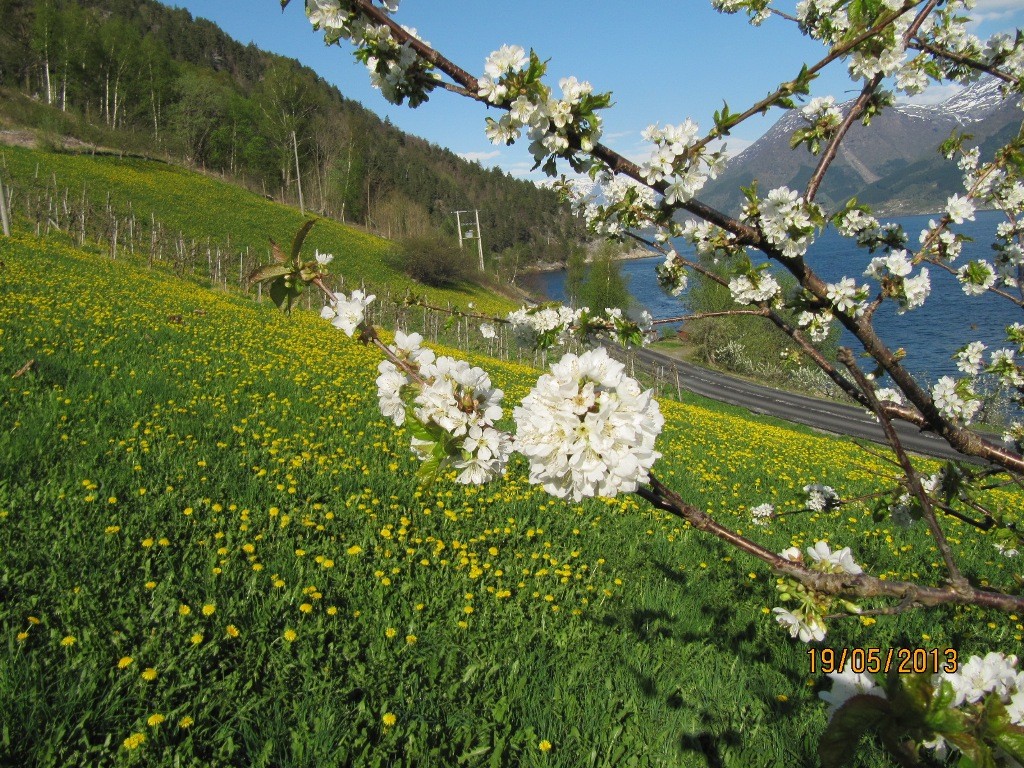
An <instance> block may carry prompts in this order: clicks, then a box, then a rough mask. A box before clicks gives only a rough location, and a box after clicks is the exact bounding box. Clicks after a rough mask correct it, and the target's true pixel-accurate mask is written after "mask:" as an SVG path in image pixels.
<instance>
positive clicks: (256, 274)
mask: <svg viewBox="0 0 1024 768" xmlns="http://www.w3.org/2000/svg"><path fill="white" fill-rule="evenodd" d="M291 271H292V268H291V267H290V266H288V265H287V264H265V265H264V266H262V267H256V269H254V270H253V271H252V272H251V273H249V277H248V280H249V282H250V283H262V282H263V281H264V280H270V279H271V278H274V277H284V276H285V275H287V274H288V273H289V272H291Z"/></svg>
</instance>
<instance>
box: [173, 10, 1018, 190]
mask: <svg viewBox="0 0 1024 768" xmlns="http://www.w3.org/2000/svg"><path fill="white" fill-rule="evenodd" d="M170 4H171V5H175V6H178V7H182V8H187V9H188V10H189V11H190V12H191V13H192V15H193V16H200V17H203V18H206V19H210V20H211V21H213V22H215V23H216V24H218V25H219V26H220V27H221V28H222V29H224V30H225V31H226V32H227V33H228V34H229V35H231V36H232V37H234V38H235V39H237V40H239V41H240V42H242V43H249V42H250V41H251V42H254V43H255V44H256V45H258V46H259V47H261V48H264V49H266V50H270V51H273V52H275V53H279V54H282V55H285V56H290V57H293V58H296V59H298V60H299V61H301V62H302V63H303V64H306V65H307V66H309V67H311V68H312V69H314V70H316V71H317V72H318V73H319V74H320V75H321V76H322V77H323V78H324V79H326V80H328V81H329V82H331V83H334V84H335V85H337V86H338V88H339V89H340V90H341V92H342V93H343V94H344V95H345V96H347V97H348V98H351V99H354V100H356V101H358V102H361V103H362V104H363V105H364V106H365V107H367V108H368V109H370V110H372V111H373V112H375V113H377V114H378V115H381V116H384V115H387V116H388V117H389V118H390V119H391V122H393V123H394V124H395V125H397V126H398V127H400V128H402V129H403V130H405V131H408V132H409V133H412V134H415V135H418V136H422V137H424V138H426V139H428V140H429V141H432V142H434V143H436V144H440V145H442V146H445V147H448V148H449V149H451V150H452V151H453V152H456V153H458V154H460V155H462V156H464V157H467V158H470V159H475V160H479V161H480V162H481V163H482V164H484V165H487V166H491V165H498V166H500V167H501V168H502V169H504V170H505V171H507V172H509V173H512V174H513V175H516V176H524V177H527V176H529V177H531V178H540V174H539V173H534V174H530V173H529V169H530V167H531V166H532V164H533V163H532V158H531V156H530V154H529V151H528V149H527V142H520V143H517V144H514V145H513V146H511V147H496V146H494V145H492V144H491V143H490V142H489V141H488V140H487V139H486V137H485V136H484V130H483V129H484V117H485V115H486V110H485V109H484V108H483V106H482V105H480V104H477V103H474V102H471V101H469V100H468V99H464V98H461V97H459V96H456V95H454V94H451V93H447V92H444V91H436V92H435V94H434V95H433V96H432V97H431V99H430V100H429V101H428V102H427V103H425V104H423V105H421V106H420V107H418V108H417V109H409V108H408V106H403V107H395V106H393V105H391V104H388V103H387V102H386V101H385V100H384V99H383V98H382V97H381V96H380V94H379V92H377V91H376V90H374V89H373V88H372V87H371V86H370V84H369V78H368V77H367V75H366V71H365V69H364V68H363V65H361V64H359V63H358V62H356V61H355V59H354V58H353V57H352V55H351V53H350V51H351V48H350V47H342V48H339V47H337V46H334V47H330V48H328V47H325V46H324V44H323V40H322V38H321V37H320V36H319V34H317V33H314V32H313V30H312V27H311V26H310V25H309V23H308V22H307V21H306V18H305V12H304V3H303V0H292V3H291V5H289V6H288V8H287V9H286V10H285V11H284V12H283V13H282V12H281V10H280V4H279V2H278V0H174V2H171V3H170ZM975 10H976V14H977V15H978V16H979V17H980V18H981V19H982V21H981V24H980V25H979V26H978V27H977V28H976V29H975V31H976V33H977V34H979V35H982V36H987V35H989V34H991V33H993V32H996V31H1000V30H1009V29H1011V28H1014V27H1018V26H1022V25H1024V0H978V2H977V5H976V9H975ZM396 18H397V19H398V20H399V21H400V22H401V23H403V24H405V25H406V26H411V27H415V28H416V29H417V30H418V31H419V34H420V36H421V37H423V38H424V39H426V40H428V41H430V42H431V43H432V44H433V45H434V46H435V47H437V48H438V49H439V50H440V51H442V52H443V53H444V54H446V55H447V56H448V57H449V58H451V59H452V60H454V61H455V62H456V63H457V64H459V65H460V66H462V67H463V68H464V69H467V70H468V71H470V72H473V73H475V74H482V72H483V64H484V60H485V59H486V58H487V55H488V54H489V53H490V52H491V51H493V50H495V49H496V48H498V47H499V46H500V45H502V44H503V43H509V44H517V45H521V46H523V47H524V48H526V49H529V48H531V47H533V48H534V49H535V50H536V51H537V53H538V54H539V55H540V56H541V58H547V59H550V63H549V69H548V72H549V82H550V84H551V85H553V86H557V80H558V78H560V77H564V76H567V75H575V76H576V77H578V78H579V79H580V80H589V81H590V82H591V83H593V85H594V87H595V90H597V91H611V92H612V96H613V104H614V106H613V107H612V108H611V109H610V110H606V111H605V114H604V118H605V127H604V130H605V136H604V141H605V143H606V144H608V145H609V146H611V147H613V148H614V149H616V150H618V151H619V152H622V153H623V154H626V155H627V156H630V157H633V158H634V159H642V157H643V154H644V147H643V142H642V141H641V138H640V132H641V131H642V130H643V129H644V128H645V127H646V126H648V125H650V124H651V123H654V122H661V123H663V124H664V123H678V122H681V121H682V120H683V119H684V118H686V117H690V118H692V119H694V120H696V121H697V122H698V123H699V124H700V126H701V128H702V129H703V130H706V129H707V128H708V127H709V126H710V125H711V116H712V114H713V113H714V111H715V110H716V109H719V108H720V107H721V105H722V101H723V100H725V101H727V102H728V104H729V107H730V109H731V110H732V111H741V110H742V109H744V108H746V107H747V106H749V105H750V104H752V103H754V102H756V101H757V100H758V99H760V98H761V97H763V96H764V95H765V94H766V93H768V92H769V91H770V90H771V89H772V88H773V87H775V86H776V85H777V84H778V83H779V82H782V81H785V80H789V79H792V78H793V77H794V76H795V75H796V74H797V72H799V69H800V65H801V64H802V63H803V62H805V61H813V60H815V59H816V58H820V56H821V54H822V51H821V48H820V46H818V45H817V44H816V43H814V42H813V41H810V40H808V39H806V38H804V37H803V36H801V35H800V34H799V32H798V31H797V30H796V28H795V27H794V25H793V24H791V23H789V22H786V21H784V20H782V19H778V18H773V19H769V20H768V21H767V22H765V23H764V24H763V25H762V26H761V27H760V28H754V27H751V26H750V25H749V24H747V23H746V17H745V16H742V15H731V16H730V15H724V14H719V13H717V12H716V11H715V10H714V9H713V8H712V7H711V3H710V0H643V1H642V2H633V3H620V2H614V3H613V2H611V0H587V1H584V0H487V2H481V1H480V0H403V2H402V5H401V10H400V11H399V13H398V14H397V16H396ZM854 88H855V86H854V84H853V83H851V81H850V80H849V79H847V78H845V77H844V75H843V70H842V68H841V67H837V66H835V65H833V72H832V73H830V74H826V75H824V76H822V77H821V78H819V79H818V80H817V81H816V82H815V83H814V84H813V85H812V89H813V90H812V95H826V94H832V95H835V96H836V97H837V99H838V100H840V101H842V100H844V99H845V98H848V97H850V96H852V95H853V93H854ZM941 95H944V94H940V93H938V92H934V93H932V94H930V98H931V99H932V100H933V101H934V100H938V99H939V97H940V96H941ZM780 114H781V113H780V112H779V111H778V110H775V111H774V112H771V113H769V114H768V116H767V117H764V118H757V119H754V120H751V121H748V122H747V123H745V124H744V125H743V126H741V127H739V128H737V129H736V130H735V131H734V132H733V136H732V137H731V139H730V140H729V141H728V142H727V146H728V149H729V151H730V153H735V152H738V151H740V150H742V149H743V147H745V146H747V145H748V144H749V143H751V142H752V141H754V140H755V139H756V138H757V137H758V136H760V135H761V134H762V133H763V132H764V131H766V130H767V129H768V128H769V127H770V126H771V125H772V123H774V121H775V120H776V119H778V117H779V116H780ZM566 170H568V168H567V169H566Z"/></svg>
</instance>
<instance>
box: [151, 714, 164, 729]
mask: <svg viewBox="0 0 1024 768" xmlns="http://www.w3.org/2000/svg"><path fill="white" fill-rule="evenodd" d="M166 719H167V718H166V717H164V716H163V715H161V714H160V713H159V712H157V713H156V714H155V715H150V716H149V717H148V718H146V725H148V726H149V727H150V728H155V727H156V726H158V725H160V723H162V722H163V721H164V720H166Z"/></svg>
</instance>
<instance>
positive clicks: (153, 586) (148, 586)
mask: <svg viewBox="0 0 1024 768" xmlns="http://www.w3.org/2000/svg"><path fill="white" fill-rule="evenodd" d="M146 589H156V582H155V581H147V582H146Z"/></svg>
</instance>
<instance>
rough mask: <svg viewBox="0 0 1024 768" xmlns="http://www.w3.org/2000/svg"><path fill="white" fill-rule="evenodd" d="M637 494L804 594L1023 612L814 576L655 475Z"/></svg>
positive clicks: (944, 591)
mask: <svg viewBox="0 0 1024 768" xmlns="http://www.w3.org/2000/svg"><path fill="white" fill-rule="evenodd" d="M636 493H637V495H639V496H641V497H642V498H644V499H646V500H647V501H649V502H650V503H651V504H652V505H653V506H655V507H657V508H658V509H660V510H662V511H665V512H668V513H669V514H671V515H674V516H676V517H678V518H680V519H681V520H685V521H686V522H688V523H689V524H690V525H692V526H693V527H694V528H696V529H697V530H700V531H704V532H705V533H710V534H711V535H713V536H716V537H717V538H719V539H721V540H722V541H724V542H726V543H727V544H731V545H732V546H733V547H735V548H737V549H739V550H741V551H743V552H746V553H747V554H750V555H753V556H754V557H756V558H758V559H759V560H762V561H764V562H765V563H767V564H768V565H770V566H771V567H772V568H773V569H774V570H775V571H777V572H779V573H780V574H783V575H785V576H789V577H791V578H792V579H794V580H795V581H797V582H799V583H800V584H803V585H804V586H805V587H807V588H808V589H811V590H813V591H815V592H819V593H821V594H826V595H835V596H840V597H847V598H889V599H897V600H900V601H902V602H903V604H905V605H906V607H907V608H909V607H915V608H925V607H935V606H939V605H974V606H979V607H983V608H995V609H997V610H1001V611H1006V612H1019V611H1022V610H1024V597H1019V596H1016V595H1007V594H1004V593H1002V592H994V591H991V590H986V589H978V588H976V587H973V586H971V585H967V587H966V589H963V590H957V589H954V588H953V587H929V586H926V585H923V584H917V583H914V582H907V581H890V580H887V579H879V578H877V577H875V576H870V575H868V574H866V573H860V574H848V573H822V572H820V571H812V570H810V569H809V568H807V567H805V566H803V565H801V564H799V563H795V562H793V561H791V560H787V559H786V558H784V557H782V556H781V555H777V554H776V553H774V552H772V551H771V550H768V549H765V548H764V547H762V546H761V545H760V544H757V543H756V542H753V541H751V540H750V539H748V538H746V537H744V536H741V535H740V534H738V533H736V532H735V531H733V530H731V529H729V528H726V527H725V526H724V525H722V524H720V523H718V522H717V521H716V520H715V519H714V518H712V517H711V516H710V515H709V514H707V513H706V512H704V511H703V510H701V509H698V508H697V507H695V506H693V505H692V504H687V503H686V502H685V501H683V499H682V497H681V496H679V494H677V493H676V492H675V491H673V490H672V489H670V488H668V487H666V486H665V485H663V484H662V483H661V482H660V481H659V480H657V479H656V478H655V477H654V476H653V475H651V477H650V481H649V484H648V486H646V487H645V486H640V487H639V488H638V489H637V491H636Z"/></svg>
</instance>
